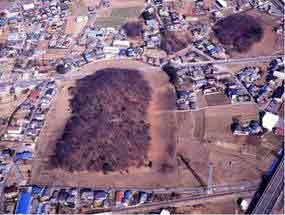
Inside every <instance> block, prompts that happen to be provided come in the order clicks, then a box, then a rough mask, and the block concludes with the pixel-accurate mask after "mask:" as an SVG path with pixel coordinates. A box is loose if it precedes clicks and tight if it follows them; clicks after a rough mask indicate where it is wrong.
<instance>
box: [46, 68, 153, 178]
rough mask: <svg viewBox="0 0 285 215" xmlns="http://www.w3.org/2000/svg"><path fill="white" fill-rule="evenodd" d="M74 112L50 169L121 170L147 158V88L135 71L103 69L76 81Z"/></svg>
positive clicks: (149, 90)
mask: <svg viewBox="0 0 285 215" xmlns="http://www.w3.org/2000/svg"><path fill="white" fill-rule="evenodd" d="M72 91H73V92H72V93H73V98H72V99H71V101H70V107H71V109H72V117H71V118H70V119H69V120H68V122H67V124H66V127H65V130H64V133H63V135H62V138H61V139H60V140H58V142H57V144H56V150H55V155H54V156H53V157H52V158H51V162H50V165H51V168H54V167H56V168H62V169H65V170H68V171H85V170H95V171H103V172H104V173H106V172H108V171H120V170H127V169H128V168H129V167H139V166H141V165H144V163H145V162H146V161H147V152H148V148H149V142H150V139H151V138H150V134H149V126H150V125H149V123H148V122H147V108H148V105H149V101H150V98H151V88H150V87H149V85H148V83H147V82H146V81H145V80H144V79H143V77H142V75H141V74H140V72H138V71H134V70H126V69H113V68H109V69H103V70H100V71H97V72H96V74H94V75H91V76H87V77H85V78H83V79H81V80H79V81H77V84H76V86H75V87H74V88H73V90H72Z"/></svg>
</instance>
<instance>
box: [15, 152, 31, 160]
mask: <svg viewBox="0 0 285 215" xmlns="http://www.w3.org/2000/svg"><path fill="white" fill-rule="evenodd" d="M32 156H33V155H32V153H31V152H19V153H17V154H16V155H15V158H16V159H29V158H31V157H32Z"/></svg>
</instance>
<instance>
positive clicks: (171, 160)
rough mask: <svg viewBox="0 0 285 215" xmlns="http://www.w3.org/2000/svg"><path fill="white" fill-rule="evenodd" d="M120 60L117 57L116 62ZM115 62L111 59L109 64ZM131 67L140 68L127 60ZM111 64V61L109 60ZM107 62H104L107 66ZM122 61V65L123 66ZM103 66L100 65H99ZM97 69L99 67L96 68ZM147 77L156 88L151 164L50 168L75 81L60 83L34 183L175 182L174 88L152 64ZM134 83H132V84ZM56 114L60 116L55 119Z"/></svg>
mask: <svg viewBox="0 0 285 215" xmlns="http://www.w3.org/2000/svg"><path fill="white" fill-rule="evenodd" d="M117 63H118V62H116V61H114V62H113V65H116V64H117ZM110 64H112V63H111V62H109V65H110ZM125 64H127V65H128V68H129V67H130V65H131V67H132V68H134V67H135V68H136V69H137V68H140V69H141V70H142V67H139V65H140V63H138V65H136V63H135V62H133V61H132V64H128V63H127V62H125ZM107 65H108V64H107ZM107 65H105V66H107ZM123 65H124V63H120V68H124V66H123ZM99 67H100V66H99ZM93 69H94V70H96V69H97V67H94V68H93ZM142 71H143V72H142V74H143V77H144V79H145V80H146V81H147V82H148V83H149V85H150V86H151V88H152V90H153V94H152V96H151V98H152V99H151V102H150V105H149V110H148V113H149V114H148V121H149V123H150V125H151V126H150V136H151V142H150V149H149V152H148V158H149V160H151V161H152V167H151V168H149V167H144V166H143V167H141V168H129V169H128V171H127V172H126V171H121V172H112V173H108V174H107V175H104V174H103V173H101V172H94V171H93V172H92V171H89V172H88V171H80V172H73V173H71V172H67V171H64V170H62V169H50V168H49V166H48V165H47V164H48V162H47V161H48V159H49V156H51V155H52V154H53V152H54V145H55V142H56V140H57V138H58V137H60V136H61V134H62V131H63V128H64V125H65V122H66V120H67V119H68V118H69V116H70V115H69V112H68V100H69V99H70V98H69V97H70V96H69V93H68V88H69V87H70V86H73V85H74V83H72V82H69V83H61V85H62V86H63V87H62V88H61V89H60V90H59V93H58V95H57V98H56V100H55V104H54V105H53V108H52V110H51V111H50V113H49V116H48V119H47V123H46V126H45V127H44V128H43V129H44V130H43V132H42V136H41V137H40V138H39V142H40V144H39V145H38V146H39V147H38V153H37V158H36V159H35V162H34V166H33V169H34V171H33V172H32V183H37V184H49V185H67V186H97V187H114V186H115V187H156V186H174V184H175V182H176V180H177V172H176V158H175V154H176V140H177V136H176V117H175V113H173V110H174V109H175V100H172V98H175V94H174V89H173V88H172V86H171V85H170V84H169V82H168V77H167V76H166V74H164V73H161V72H160V71H158V70H157V69H154V68H153V67H147V70H142ZM130 87H131V86H130ZM54 118H56V119H57V121H56V122H54Z"/></svg>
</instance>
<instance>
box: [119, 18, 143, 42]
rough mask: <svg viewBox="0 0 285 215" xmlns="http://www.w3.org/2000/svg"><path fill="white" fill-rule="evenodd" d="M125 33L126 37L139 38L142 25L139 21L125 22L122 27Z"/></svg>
mask: <svg viewBox="0 0 285 215" xmlns="http://www.w3.org/2000/svg"><path fill="white" fill-rule="evenodd" d="M122 28H123V29H124V31H125V32H126V34H127V36H128V37H131V38H133V37H140V36H142V32H143V24H142V22H140V21H137V22H127V23H126V24H124V25H123V27H122Z"/></svg>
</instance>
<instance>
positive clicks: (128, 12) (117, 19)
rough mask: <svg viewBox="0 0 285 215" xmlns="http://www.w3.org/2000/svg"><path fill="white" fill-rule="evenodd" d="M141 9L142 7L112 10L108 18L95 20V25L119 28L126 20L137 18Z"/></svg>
mask: <svg viewBox="0 0 285 215" xmlns="http://www.w3.org/2000/svg"><path fill="white" fill-rule="evenodd" d="M142 9H143V7H126V8H113V9H112V11H111V15H110V16H108V17H99V18H97V19H96V25H97V26H98V27H120V26H122V25H123V24H124V23H125V22H126V21H127V19H129V18H132V17H139V16H140V14H141V11H142Z"/></svg>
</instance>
